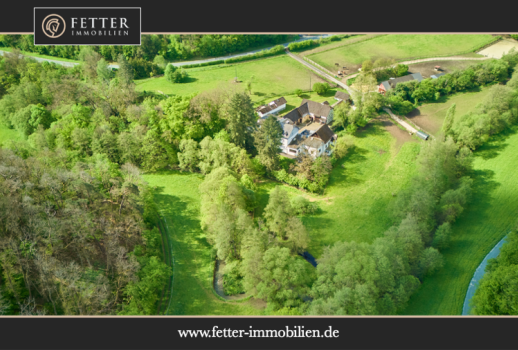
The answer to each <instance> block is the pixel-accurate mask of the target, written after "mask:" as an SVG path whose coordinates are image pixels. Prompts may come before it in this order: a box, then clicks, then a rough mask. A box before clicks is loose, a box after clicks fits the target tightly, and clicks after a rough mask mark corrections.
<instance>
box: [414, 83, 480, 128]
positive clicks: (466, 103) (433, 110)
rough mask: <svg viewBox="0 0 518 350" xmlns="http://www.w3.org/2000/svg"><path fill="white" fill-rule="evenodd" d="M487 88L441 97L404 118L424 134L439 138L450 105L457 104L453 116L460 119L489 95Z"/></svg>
mask: <svg viewBox="0 0 518 350" xmlns="http://www.w3.org/2000/svg"><path fill="white" fill-rule="evenodd" d="M489 88H490V86H483V87H480V88H475V89H473V90H470V91H466V92H459V93H456V94H453V95H447V96H441V97H440V98H439V99H438V100H437V101H435V102H432V103H426V104H423V105H421V106H419V108H416V109H414V110H413V111H412V112H410V113H408V114H407V115H406V118H408V119H409V120H410V121H411V122H413V123H414V124H416V125H417V126H419V127H420V128H422V129H423V130H425V131H426V132H430V133H432V135H435V136H439V133H440V130H441V127H442V123H443V121H444V118H446V112H447V111H448V108H450V107H451V105H452V104H454V103H456V104H457V107H456V111H455V116H456V117H460V116H462V115H464V114H466V113H468V112H470V111H472V110H473V107H475V106H476V105H477V104H478V103H479V102H481V101H482V100H483V99H484V98H485V97H486V95H487V94H488V93H489Z"/></svg>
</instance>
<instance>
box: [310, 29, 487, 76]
mask: <svg viewBox="0 0 518 350" xmlns="http://www.w3.org/2000/svg"><path fill="white" fill-rule="evenodd" d="M491 39H492V37H491V35H489V34H393V35H383V36H380V37H378V38H375V39H372V40H368V41H365V42H360V43H357V44H353V45H347V46H343V47H340V48H337V49H335V50H329V51H325V52H322V53H317V54H314V55H310V56H308V57H309V58H310V59H312V60H313V61H315V62H316V63H318V64H320V65H321V66H323V67H325V68H327V69H329V70H331V71H334V70H336V69H335V63H338V64H339V66H340V67H342V66H345V67H347V74H351V73H355V72H357V70H358V68H359V67H360V65H361V63H362V62H363V61H365V60H367V59H372V60H376V59H378V58H393V59H396V60H399V59H405V58H409V59H411V58H414V57H435V56H443V55H455V54H458V53H461V52H464V51H467V50H470V49H473V50H474V49H475V48H476V47H479V46H480V45H483V44H484V43H487V42H489V41H490V40H491Z"/></svg>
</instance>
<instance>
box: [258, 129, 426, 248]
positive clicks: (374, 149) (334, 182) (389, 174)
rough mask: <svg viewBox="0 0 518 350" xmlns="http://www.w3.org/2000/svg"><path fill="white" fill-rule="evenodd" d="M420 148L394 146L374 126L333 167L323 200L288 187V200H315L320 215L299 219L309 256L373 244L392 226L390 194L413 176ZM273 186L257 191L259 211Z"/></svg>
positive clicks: (391, 139)
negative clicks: (337, 246)
mask: <svg viewBox="0 0 518 350" xmlns="http://www.w3.org/2000/svg"><path fill="white" fill-rule="evenodd" d="M419 148H420V145H419V143H415V142H407V143H405V144H404V145H402V146H401V145H400V144H398V141H397V140H396V138H394V137H392V136H391V135H390V133H389V132H388V131H386V130H385V128H384V125H383V124H382V123H381V122H380V121H375V122H373V123H372V124H370V125H369V126H367V127H366V129H365V130H362V131H359V132H358V133H357V136H356V137H355V148H354V149H353V150H352V151H351V152H350V153H349V154H348V155H347V156H346V157H345V158H344V159H343V160H342V161H340V162H339V163H338V164H337V165H336V166H335V168H334V170H333V172H332V174H331V179H330V182H329V184H328V186H327V188H326V190H325V193H324V194H323V195H314V194H310V193H308V192H305V191H301V190H297V189H295V188H292V187H288V186H284V187H285V188H287V189H288V192H289V193H290V196H294V195H300V194H302V195H304V196H306V197H307V198H308V199H310V200H311V201H317V202H318V204H319V207H320V210H321V211H320V213H317V214H315V215H307V216H303V217H302V220H303V222H304V225H305V226H306V227H307V229H308V232H309V234H310V238H311V243H310V246H309V248H308V251H309V252H310V253H311V254H312V255H314V256H315V257H317V258H318V257H319V256H320V254H321V253H322V251H323V248H324V247H325V246H326V245H332V244H333V243H335V242H336V241H357V242H371V241H372V240H373V239H374V238H376V237H379V236H380V235H382V234H383V232H384V231H385V230H387V229H388V228H389V227H390V226H392V224H393V221H392V216H391V214H390V209H389V206H388V205H389V203H390V202H391V200H392V199H393V195H392V194H393V193H397V192H398V191H399V189H400V188H401V187H402V186H404V185H406V184H407V182H408V181H409V179H410V178H411V177H412V175H413V174H414V172H415V157H416V155H417V153H418V152H419ZM275 185H276V184H275V183H271V182H268V183H265V184H264V185H262V186H261V187H260V189H259V191H258V196H259V200H260V205H261V208H260V209H259V210H258V212H256V214H258V215H260V214H261V213H262V208H264V206H266V204H267V203H268V193H269V192H270V191H271V190H272V189H273V187H275Z"/></svg>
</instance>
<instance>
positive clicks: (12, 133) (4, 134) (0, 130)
mask: <svg viewBox="0 0 518 350" xmlns="http://www.w3.org/2000/svg"><path fill="white" fill-rule="evenodd" d="M23 139H24V135H23V134H22V133H21V132H19V131H18V130H15V129H8V128H7V127H6V126H5V125H3V124H1V123H0V146H1V145H2V143H3V142H5V141H7V140H14V141H20V140H23Z"/></svg>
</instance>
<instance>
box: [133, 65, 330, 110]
mask: <svg viewBox="0 0 518 350" xmlns="http://www.w3.org/2000/svg"><path fill="white" fill-rule="evenodd" d="M236 71H237V77H238V81H240V83H234V82H233V81H234V77H235V76H236ZM187 72H188V73H189V77H188V80H187V82H185V83H179V84H172V83H169V82H168V81H167V80H165V78H164V77H160V78H154V79H146V80H136V81H135V84H136V85H137V86H136V89H137V90H139V91H143V90H145V91H162V92H163V93H165V94H175V95H186V94H191V93H194V92H202V91H205V90H211V89H215V88H218V87H222V88H225V87H227V88H228V87H237V88H239V89H242V90H244V89H245V88H246V85H247V83H248V82H250V81H251V80H252V76H253V80H252V96H251V98H252V100H253V101H254V102H255V101H261V100H264V99H266V98H268V97H269V96H271V97H275V96H281V95H288V94H293V93H294V91H295V90H296V89H302V90H308V89H309V87H310V85H309V84H310V76H311V84H314V83H316V82H322V81H323V80H322V78H320V77H319V76H317V75H315V74H313V73H312V72H311V71H310V70H309V69H306V68H305V67H304V66H303V65H301V64H300V63H298V62H297V61H295V60H294V59H292V58H290V57H288V56H286V55H283V56H280V57H273V58H267V59H262V60H256V61H250V62H244V63H239V64H235V65H232V66H227V67H222V68H218V67H215V66H214V67H213V68H211V69H207V70H198V71H196V70H194V71H189V70H187Z"/></svg>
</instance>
